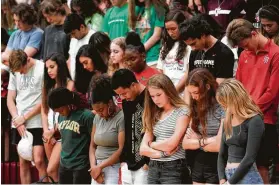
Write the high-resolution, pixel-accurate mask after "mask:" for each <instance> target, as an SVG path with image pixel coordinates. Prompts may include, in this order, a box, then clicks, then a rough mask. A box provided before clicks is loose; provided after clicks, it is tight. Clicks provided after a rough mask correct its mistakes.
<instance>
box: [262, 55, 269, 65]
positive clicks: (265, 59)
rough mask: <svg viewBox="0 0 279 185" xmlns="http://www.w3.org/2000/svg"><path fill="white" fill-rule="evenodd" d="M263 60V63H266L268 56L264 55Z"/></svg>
mask: <svg viewBox="0 0 279 185" xmlns="http://www.w3.org/2000/svg"><path fill="white" fill-rule="evenodd" d="M263 61H264V63H265V64H266V63H268V61H269V57H268V55H266V56H264V59H263Z"/></svg>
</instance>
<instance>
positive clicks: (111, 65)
mask: <svg viewBox="0 0 279 185" xmlns="http://www.w3.org/2000/svg"><path fill="white" fill-rule="evenodd" d="M112 43H113V44H115V45H117V46H119V47H120V48H121V49H122V50H123V52H125V49H126V43H125V38H124V37H118V38H116V39H113V40H112V41H111V44H112ZM118 69H119V64H114V63H113V62H112V60H111V59H110V60H109V62H108V75H109V76H112V75H113V73H114V72H115V71H117V70H118Z"/></svg>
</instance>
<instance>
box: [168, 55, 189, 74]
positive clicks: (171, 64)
mask: <svg viewBox="0 0 279 185" xmlns="http://www.w3.org/2000/svg"><path fill="white" fill-rule="evenodd" d="M164 65H165V68H167V69H168V70H169V71H184V61H183V60H181V59H179V60H177V59H176V56H175V55H167V56H166V58H165V60H164Z"/></svg>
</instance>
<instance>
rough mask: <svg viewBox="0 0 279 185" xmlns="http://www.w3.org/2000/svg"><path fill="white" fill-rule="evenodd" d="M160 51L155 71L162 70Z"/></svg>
mask: <svg viewBox="0 0 279 185" xmlns="http://www.w3.org/2000/svg"><path fill="white" fill-rule="evenodd" d="M161 52H162V49H161V51H160V55H159V58H158V61H157V69H160V70H163V61H162V55H161Z"/></svg>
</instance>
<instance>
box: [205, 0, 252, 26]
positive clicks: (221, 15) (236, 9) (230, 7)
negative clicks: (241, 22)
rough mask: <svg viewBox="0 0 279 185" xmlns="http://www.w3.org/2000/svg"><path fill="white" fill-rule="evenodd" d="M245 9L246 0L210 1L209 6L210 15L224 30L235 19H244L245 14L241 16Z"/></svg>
mask: <svg viewBox="0 0 279 185" xmlns="http://www.w3.org/2000/svg"><path fill="white" fill-rule="evenodd" d="M218 2H219V4H218ZM218 7H219V8H218ZM245 7H246V2H245V0H208V4H207V10H208V14H209V15H211V16H212V17H213V18H214V19H215V20H216V21H217V22H218V23H219V24H220V25H221V26H222V27H223V28H224V29H226V28H227V26H228V24H229V23H230V21H232V20H233V19H235V18H240V17H243V15H244V14H241V11H242V10H244V8H245Z"/></svg>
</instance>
